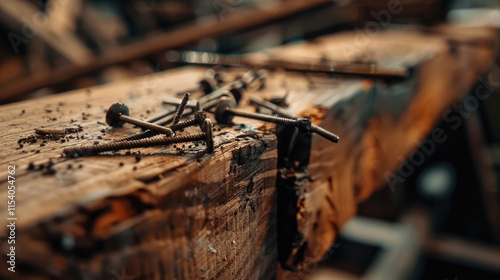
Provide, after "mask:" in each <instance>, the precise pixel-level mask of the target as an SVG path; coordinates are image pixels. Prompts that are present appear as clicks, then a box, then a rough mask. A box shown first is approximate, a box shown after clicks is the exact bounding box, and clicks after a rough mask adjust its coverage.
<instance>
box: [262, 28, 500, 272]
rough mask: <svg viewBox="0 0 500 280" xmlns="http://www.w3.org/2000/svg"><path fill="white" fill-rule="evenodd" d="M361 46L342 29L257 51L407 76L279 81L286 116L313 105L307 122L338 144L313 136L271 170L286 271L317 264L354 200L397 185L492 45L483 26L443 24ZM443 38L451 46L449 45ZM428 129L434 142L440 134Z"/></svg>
mask: <svg viewBox="0 0 500 280" xmlns="http://www.w3.org/2000/svg"><path fill="white" fill-rule="evenodd" d="M366 40H367V41H362V40H361V41H360V37H359V33H345V34H339V35H335V36H329V37H325V38H321V39H319V40H316V41H315V42H312V43H303V44H299V45H291V46H285V47H280V48H276V49H273V50H270V51H268V52H267V53H266V54H268V55H270V56H272V57H274V58H287V59H291V60H294V59H299V60H303V59H304V58H307V59H308V60H309V61H319V60H320V59H321V58H323V57H326V58H328V59H331V60H339V61H355V60H358V61H359V60H361V61H377V62H378V63H380V64H381V65H394V66H409V67H411V69H412V70H411V72H412V75H411V78H410V79H408V80H406V81H401V82H397V83H384V82H381V81H372V80H368V79H367V80H348V81H345V80H338V81H332V82H331V83H332V85H330V86H328V87H324V86H323V87H321V86H319V87H317V88H312V89H310V90H305V89H304V90H302V91H301V88H300V86H298V85H297V83H296V82H295V84H294V81H292V79H290V80H288V81H289V82H288V84H287V85H288V88H289V89H290V90H291V91H293V92H292V94H291V99H292V100H293V101H291V103H292V106H291V108H290V110H291V111H292V112H294V113H297V114H300V115H307V112H308V111H310V110H311V109H310V107H315V108H323V109H322V112H323V114H322V115H319V116H316V117H318V118H319V120H320V121H319V124H321V125H322V126H323V127H326V128H329V129H332V130H333V131H335V133H338V134H339V136H340V137H341V141H340V142H339V143H338V144H337V145H332V144H331V143H329V142H328V141H325V140H324V139H321V138H320V137H317V136H313V138H312V144H311V153H310V158H308V159H307V160H308V161H309V164H304V166H302V167H299V168H296V167H289V166H286V165H281V166H280V165H279V166H278V170H279V171H280V172H279V173H278V186H277V188H278V230H279V233H278V240H279V242H280V247H279V254H280V261H281V263H282V264H283V265H284V266H285V267H287V268H293V269H304V268H307V266H308V265H313V264H314V263H315V262H317V261H318V260H320V259H321V258H323V257H324V255H325V254H327V253H328V250H329V249H330V246H331V245H332V244H333V241H334V239H335V237H336V235H337V234H338V233H339V231H340V230H341V227H342V225H343V224H344V223H345V222H346V221H347V220H349V219H350V218H351V217H352V216H353V215H354V214H355V212H356V208H357V207H356V206H357V204H358V203H360V202H362V201H363V200H365V199H366V198H367V197H368V196H369V195H370V194H371V193H372V192H373V191H374V190H375V189H376V188H377V187H380V186H383V185H385V184H387V183H388V184H389V185H392V186H395V185H396V184H397V183H398V181H400V180H404V179H405V177H404V176H407V175H404V174H407V172H405V171H399V170H398V167H400V164H402V163H403V162H404V161H405V158H406V157H407V156H410V157H411V156H414V154H410V153H411V152H412V151H413V150H414V149H415V148H416V147H417V146H418V144H419V143H420V141H422V140H423V139H424V138H425V137H426V136H427V134H428V133H430V132H431V130H432V128H433V127H434V125H435V124H436V123H438V122H439V121H441V120H443V118H446V116H447V115H446V114H444V113H445V111H446V110H447V109H448V108H449V107H450V106H451V105H453V104H454V103H456V102H459V101H460V100H461V99H462V98H463V97H464V96H465V95H466V94H467V93H468V92H469V90H470V89H471V87H472V86H473V85H474V84H476V83H481V82H484V81H485V79H484V78H480V74H481V73H484V72H485V71H486V70H487V68H488V67H489V66H490V65H491V63H492V59H493V57H494V51H495V48H496V47H497V44H498V42H497V41H496V40H497V39H496V35H495V32H494V31H493V30H489V29H458V28H450V27H447V26H443V27H439V28H435V29H432V30H427V32H426V33H423V32H418V31H411V30H399V31H398V30H395V31H389V32H384V33H380V34H377V35H375V36H374V37H372V38H366ZM450 41H458V42H460V43H459V44H458V45H454V46H450V44H449V42H450ZM471 42H472V44H471ZM475 43H478V44H475ZM311 80H313V79H311ZM295 81H296V80H295ZM309 87H310V85H309ZM485 87H486V85H483V88H485ZM301 92H307V94H302V93H301ZM311 105H312V106H311ZM308 107H309V108H308ZM433 133H435V134H432V135H431V139H436V140H435V141H436V142H435V143H434V144H436V145H437V144H438V143H442V142H441V141H442V140H443V139H445V138H446V137H447V136H446V135H442V132H440V131H433ZM444 141H445V140H444ZM417 157H418V155H417V156H416V158H415V161H417V162H418V158H417ZM278 163H280V161H278ZM305 163H306V162H305ZM395 170H396V171H395ZM393 172H394V173H393ZM396 176H399V177H396ZM282 198H285V199H282ZM286 274H290V273H288V272H285V273H284V274H283V275H284V277H285V276H286ZM294 279H295V278H294ZM299 279H300V278H299Z"/></svg>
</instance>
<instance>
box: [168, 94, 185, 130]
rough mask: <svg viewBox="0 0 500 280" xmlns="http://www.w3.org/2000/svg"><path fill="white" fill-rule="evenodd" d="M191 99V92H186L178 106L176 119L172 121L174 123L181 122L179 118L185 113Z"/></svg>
mask: <svg viewBox="0 0 500 280" xmlns="http://www.w3.org/2000/svg"><path fill="white" fill-rule="evenodd" d="M188 101H189V92H186V93H184V96H183V97H182V100H181V103H180V104H179V107H177V112H176V113H175V116H174V120H173V121H172V124H176V123H178V122H179V120H180V119H181V117H182V114H184V109H185V108H186V104H187V103H188Z"/></svg>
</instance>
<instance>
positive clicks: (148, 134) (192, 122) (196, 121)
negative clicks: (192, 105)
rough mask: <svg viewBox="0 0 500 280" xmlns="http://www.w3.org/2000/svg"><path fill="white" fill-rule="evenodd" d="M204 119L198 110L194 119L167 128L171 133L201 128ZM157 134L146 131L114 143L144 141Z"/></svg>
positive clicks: (204, 115) (202, 112)
mask: <svg viewBox="0 0 500 280" xmlns="http://www.w3.org/2000/svg"><path fill="white" fill-rule="evenodd" d="M206 118H207V116H206V114H205V112H204V111H202V110H199V111H197V112H196V114H195V117H194V118H191V119H187V120H183V121H180V122H178V123H176V124H173V125H171V126H169V127H168V128H170V129H171V130H172V131H179V130H181V129H184V128H186V127H190V126H193V125H197V124H198V125H200V127H201V125H202V123H203V121H204V120H205V119H206ZM202 130H203V129H202ZM157 134H158V133H156V132H155V131H152V130H146V131H143V132H139V133H136V134H133V135H130V136H127V137H124V138H120V139H118V140H116V141H117V142H121V141H132V140H140V139H144V138H150V137H153V136H155V135H157Z"/></svg>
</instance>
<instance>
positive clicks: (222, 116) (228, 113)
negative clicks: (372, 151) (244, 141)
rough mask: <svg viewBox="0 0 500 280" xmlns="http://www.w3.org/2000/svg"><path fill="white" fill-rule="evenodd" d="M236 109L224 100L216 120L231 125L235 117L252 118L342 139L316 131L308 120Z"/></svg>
mask: <svg viewBox="0 0 500 280" xmlns="http://www.w3.org/2000/svg"><path fill="white" fill-rule="evenodd" d="M235 107H236V102H235V101H234V100H232V99H230V98H222V99H220V100H219V103H218V105H217V107H216V109H215V119H216V120H217V122H218V123H222V124H230V123H231V121H232V119H233V117H234V116H239V117H244V118H250V119H256V120H261V121H265V122H270V123H276V124H282V125H287V126H295V127H298V128H300V129H303V130H305V131H308V132H315V133H317V134H318V135H320V136H322V137H324V138H326V139H328V140H330V141H332V142H334V143H337V142H338V140H339V139H340V137H338V136H337V135H335V134H333V133H331V132H329V131H327V130H325V129H323V128H321V127H319V126H316V127H315V128H314V129H313V127H312V123H311V120H310V119H308V118H287V117H275V116H270V115H264V114H258V113H250V112H244V111H239V110H236V109H234V108H235Z"/></svg>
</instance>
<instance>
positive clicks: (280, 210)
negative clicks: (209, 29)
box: [0, 29, 495, 279]
mask: <svg viewBox="0 0 500 280" xmlns="http://www.w3.org/2000/svg"><path fill="white" fill-rule="evenodd" d="M448 32H458V31H457V30H455V31H453V30H449V31H448ZM468 34H469V35H467V36H470V37H469V39H470V40H476V39H478V40H479V39H480V40H484V39H485V38H487V39H491V38H494V36H495V35H494V32H489V30H487V29H478V30H477V31H476V32H471V33H468ZM492 40H493V39H492ZM357 42H358V41H357V35H356V34H355V33H346V34H338V35H334V36H329V37H325V38H321V39H319V40H316V41H315V42H308V43H302V44H297V45H289V46H283V47H280V48H276V49H273V50H269V52H268V53H269V54H271V55H272V56H273V57H276V58H277V59H282V58H286V57H288V58H289V59H294V58H296V59H300V60H303V59H310V60H311V61H314V60H317V61H319V60H320V59H321V58H322V57H323V56H326V58H328V59H331V60H347V61H350V60H354V59H357V58H359V57H374V58H376V59H377V62H378V63H379V64H380V65H381V66H384V65H396V66H402V65H406V66H411V68H412V73H413V74H412V76H411V78H410V79H408V80H405V81H403V82H399V83H385V82H383V81H378V80H369V79H345V78H344V77H340V78H338V77H333V78H331V77H318V76H315V77H314V78H313V77H311V76H304V75H301V74H297V73H286V72H280V71H276V72H272V73H269V76H268V80H267V81H266V88H265V89H264V90H262V91H255V92H249V95H258V96H260V97H273V96H276V95H280V96H281V95H284V94H285V92H287V91H288V92H289V94H288V99H287V101H288V102H289V103H290V106H289V108H288V110H289V111H290V112H291V113H292V114H296V115H301V116H306V117H309V118H311V119H312V120H313V122H314V123H316V124H321V125H322V126H323V127H325V128H327V129H329V130H332V131H333V132H335V133H337V134H339V135H340V137H341V140H340V142H339V143H338V144H332V143H331V142H329V141H326V140H324V139H322V138H319V137H318V136H316V135H311V134H307V133H305V134H304V133H300V132H299V133H298V137H297V138H296V140H295V141H290V139H291V138H292V137H293V134H294V133H295V132H294V130H293V129H288V128H283V127H275V126H274V125H270V124H262V123H260V122H249V121H248V120H245V119H241V118H235V119H234V122H235V123H237V124H238V123H243V124H245V127H244V129H245V130H248V131H246V132H243V131H242V130H241V129H242V128H241V127H240V129H233V128H232V127H220V129H221V131H220V132H219V131H218V132H217V135H218V136H217V138H216V143H217V149H216V152H215V153H214V154H213V155H207V154H204V153H203V152H202V147H196V146H194V147H189V146H187V147H178V148H179V149H184V152H185V154H179V151H178V150H177V149H175V148H174V149H172V148H166V149H165V148H146V149H140V150H134V151H135V152H138V151H140V152H141V156H140V162H139V163H135V162H136V159H135V157H134V155H127V154H125V153H120V154H119V155H115V156H111V155H108V156H97V157H90V158H80V159H60V158H58V155H59V153H60V152H61V151H62V149H63V148H65V147H68V146H72V145H80V144H83V143H86V144H88V143H93V142H94V141H99V142H101V141H105V140H108V141H110V140H113V139H116V138H118V137H120V136H123V135H124V134H126V133H127V132H129V133H131V132H132V131H131V128H130V127H126V128H123V129H113V130H106V127H105V126H103V125H100V124H99V123H98V121H101V122H102V120H103V117H104V111H105V110H106V108H107V107H108V106H109V105H110V104H112V103H114V102H125V103H128V104H133V106H132V112H133V113H132V115H136V116H137V114H138V115H139V117H141V118H142V117H143V118H145V117H147V115H148V113H147V112H148V110H149V113H150V114H153V113H155V111H156V112H158V111H159V110H163V109H165V108H163V107H162V105H161V100H162V96H163V95H172V94H173V93H176V92H183V91H185V90H187V89H191V88H193V87H194V86H195V85H196V84H197V82H198V79H200V78H202V77H203V76H204V72H203V69H202V68H191V67H186V68H182V69H178V70H172V71H167V72H166V73H162V74H158V75H151V76H148V77H144V78H143V79H142V80H132V81H127V82H120V83H117V84H112V85H108V86H103V87H96V88H91V89H89V90H79V91H75V92H73V93H68V94H62V95H56V96H50V97H46V98H43V99H39V100H33V101H27V102H21V103H14V104H11V105H8V106H3V107H1V109H2V110H0V112H1V113H0V127H1V128H2V129H3V130H4V131H6V133H5V134H4V135H2V138H1V140H2V143H5V145H3V147H1V148H0V154H1V157H0V158H1V160H0V163H1V164H2V166H7V165H8V164H16V165H18V166H20V173H18V174H17V175H16V176H18V177H17V179H16V184H17V188H18V189H17V190H18V192H19V193H18V194H19V196H18V199H19V201H18V202H16V205H19V209H18V215H19V217H22V219H20V220H19V224H18V228H17V229H18V234H19V235H18V236H19V239H20V242H19V243H20V244H30V246H29V247H22V250H21V249H20V253H19V259H18V261H19V262H20V263H25V264H26V265H28V267H32V268H33V271H43V272H44V273H46V274H47V275H46V276H47V278H58V277H59V278H64V277H65V276H67V274H66V273H69V272H75V273H83V274H84V275H90V276H94V275H104V274H103V273H107V272H109V271H110V269H116V270H117V271H118V272H119V269H121V266H119V263H125V264H126V266H125V269H127V268H130V269H131V270H132V271H134V273H137V276H141V277H150V276H151V277H153V276H152V275H158V278H160V279H161V277H162V276H161V273H162V271H163V268H164V267H168V268H169V270H168V271H169V272H168V273H170V271H171V270H172V271H175V272H174V276H175V277H177V278H178V279H185V278H187V277H194V276H196V277H198V276H202V274H201V273H200V272H199V271H203V272H206V271H210V273H209V275H205V276H206V277H207V278H209V279H217V278H218V279H224V278H226V279H232V276H229V275H236V276H237V277H238V278H245V279H246V278H251V277H246V276H248V274H247V271H252V272H254V273H255V271H257V272H258V273H256V274H255V275H257V276H255V279H260V278H263V277H272V276H273V275H272V274H273V272H274V271H275V270H276V269H275V266H273V265H272V264H273V261H272V260H275V257H276V254H277V252H276V247H275V245H276V244H275V243H278V251H279V260H280V261H281V264H282V265H284V266H286V267H287V268H296V269H303V268H306V267H307V266H308V265H311V264H314V263H315V262H316V261H318V260H319V259H321V258H322V257H323V255H324V254H325V253H326V252H327V251H328V249H329V248H330V246H331V245H332V244H333V241H334V239H335V237H336V235H337V234H338V233H339V231H340V229H341V228H342V226H343V225H344V224H345V223H346V222H347V221H348V220H349V219H350V218H351V217H352V216H353V215H354V213H355V212H356V208H357V204H358V203H359V202H361V201H363V200H364V199H366V198H367V197H368V196H369V195H370V194H371V193H372V192H373V191H374V190H375V189H376V188H377V187H380V186H381V185H383V184H384V183H386V182H387V181H386V180H387V174H389V175H391V174H392V175H398V176H400V177H401V176H404V174H403V175H401V174H399V173H398V171H395V172H394V170H397V167H398V166H399V164H400V162H401V159H402V158H405V157H406V156H407V155H409V154H410V153H411V151H412V150H413V149H414V148H415V147H416V146H417V143H418V141H420V140H422V139H423V138H424V137H425V136H426V135H427V134H428V133H429V132H430V131H431V130H432V128H433V126H434V124H435V123H436V122H438V121H439V120H440V119H441V117H442V113H443V112H444V111H445V110H446V108H448V107H449V106H450V105H452V104H453V103H454V102H456V101H458V100H460V99H461V98H462V97H463V96H465V94H466V93H467V92H468V90H469V88H470V87H471V86H472V85H473V84H474V83H475V82H476V80H477V78H478V75H479V74H480V73H482V72H483V71H484V70H485V69H486V68H487V67H488V66H489V64H490V63H491V61H492V57H493V50H492V49H489V48H477V47H473V45H469V44H466V45H460V46H459V47H458V49H456V50H453V51H450V47H449V45H448V37H447V36H446V34H430V33H422V32H419V31H416V30H399V31H388V32H383V33H380V34H378V35H377V36H375V37H373V38H372V39H371V40H370V41H369V43H368V44H367V45H363V46H362V47H360V46H359V45H358V44H359V43H357ZM346 47H351V49H350V52H348V53H346V52H345V48H346ZM193 98H195V96H193ZM245 98H247V97H245ZM245 98H244V99H243V101H242V104H243V106H242V109H246V110H249V108H247V107H245V106H246V104H247V103H246V99H245ZM61 102H62V104H64V105H60V104H61ZM87 104H88V105H87ZM23 109H24V110H25V113H23V111H22V110H23ZM82 113H85V114H83V115H82ZM141 114H142V115H143V116H141ZM44 117H45V118H44ZM54 118H56V120H54ZM72 119H73V120H77V123H79V124H81V125H82V128H83V132H79V133H78V136H79V137H80V139H77V138H70V136H68V137H67V139H66V138H65V139H63V140H64V141H65V142H64V143H60V142H57V143H56V142H53V140H50V139H47V143H40V142H37V143H31V142H30V141H27V143H23V144H24V145H25V146H23V147H22V148H21V149H19V150H16V148H17V147H18V144H17V141H18V139H20V138H21V137H28V136H30V135H31V134H32V133H33V129H35V128H40V127H41V126H45V128H47V129H56V128H59V129H61V128H64V127H65V126H69V125H74V124H75V123H73V124H72V121H71V120H72ZM256 128H258V130H259V131H261V132H259V133H258V134H257V135H258V136H259V137H258V138H257V137H256V138H253V137H251V136H253V133H252V131H254V130H253V129H256ZM101 129H104V132H105V133H104V134H103V133H102V132H100V130H101ZM193 129H195V131H196V128H193ZM273 130H275V133H274V131H273ZM186 132H189V131H186ZM85 133H88V134H85ZM82 135H83V136H84V137H85V138H84V139H82V138H81V136H82ZM99 136H100V137H103V138H104V139H99ZM238 136H240V137H238ZM75 137H76V135H75ZM438 138H439V139H438V140H440V139H442V135H441V136H439V137H438ZM28 140H31V139H28ZM41 144H43V145H42V146H40V145H41ZM38 150H40V152H39V153H37V151H38ZM23 151H24V152H23ZM51 158H52V159H53V161H54V165H53V166H52V167H51V168H52V169H53V170H55V174H52V173H54V171H53V170H52V169H51V168H48V167H47V166H46V167H45V168H43V170H37V171H32V170H29V171H28V170H26V167H27V166H28V164H29V162H31V161H35V163H36V164H37V166H38V165H39V164H40V163H47V160H48V159H51ZM410 158H411V157H410ZM120 162H123V163H124V165H123V166H120ZM68 164H71V168H68ZM80 164H82V168H79V165H80ZM134 166H137V170H135V171H134V169H133V167H134ZM75 168H76V170H75ZM3 170H7V168H6V167H5V168H4V169H3ZM2 172H3V173H2V174H3V175H2V176H3V177H2V178H7V173H6V171H2ZM136 172H137V173H136ZM393 172H394V173H393ZM275 179H276V184H274V182H275ZM403 179H404V177H403ZM4 183H6V182H5V181H4ZM389 183H390V182H389ZM219 184H222V186H223V187H222V189H223V191H222V192H221V193H219V192H218V191H216V190H217V189H216V186H219ZM203 190H207V192H202V191H203ZM245 191H246V192H247V193H245ZM200 192H202V193H203V194H206V195H204V196H203V195H202V197H201V198H200V197H199V196H197V194H199V193H200ZM214 192H215V194H214V195H215V197H213V199H210V197H209V195H212V194H213V193H214ZM248 192H250V193H248ZM1 194H3V195H4V196H5V197H6V196H7V190H6V189H4V190H3V191H2V190H0V195H1ZM275 195H277V199H278V201H277V202H274V197H275ZM193 197H197V198H199V199H200V200H202V201H203V202H199V201H200V200H197V201H198V203H192V204H189V203H187V202H190V201H192V200H191V199H192V198H193ZM207 198H208V199H207ZM186 205H187V207H186ZM191 205H192V206H191ZM184 208H186V210H183V209H184ZM236 210H237V211H236ZM2 211H3V212H1V213H2V216H6V215H7V212H6V209H3V210H2ZM235 211H236V212H235ZM275 211H276V212H275ZM228 213H233V216H231V215H229V214H228ZM185 215H187V220H184V217H186V216H185ZM276 219H277V221H276ZM183 220H184V223H183V222H182V221H183ZM188 221H189V222H188ZM208 231H210V233H209V232H208ZM276 231H277V233H276ZM214 232H218V233H219V235H217V236H221V238H217V237H213V239H211V237H209V236H210V235H211V234H213V233H214ZM276 234H277V236H276ZM68 236H69V237H68ZM87 236H89V237H87ZM200 236H201V241H200ZM233 237H239V238H241V239H240V240H235V244H238V245H236V246H240V245H241V247H235V251H234V252H233V251H230V248H231V247H227V246H232V242H231V244H230V245H228V243H227V242H228V241H229V240H231V241H232V240H233V239H232V238H233ZM21 238H22V239H21ZM105 240H107V241H106V242H105ZM109 240H112V242H110V241H109ZM207 240H208V241H209V242H210V244H208V243H207V242H208V241H207ZM21 241H22V242H21ZM177 242H180V243H179V245H176V244H177ZM273 242H275V243H273ZM68 244H69V245H71V246H69V245H68ZM164 244H166V245H164ZM209 245H210V246H209ZM20 246H21V245H20ZM61 246H63V247H61ZM67 246H69V247H67ZM75 246H76V247H75ZM162 246H166V247H162ZM168 246H170V247H168ZM64 248H66V249H64ZM68 248H69V249H68ZM75 248H79V249H80V250H78V252H85V253H87V254H90V256H89V255H85V254H83V255H80V254H76V251H72V250H74V249H75ZM164 248H169V249H164ZM220 248H222V249H220ZM257 248H258V249H257ZM63 249H64V250H63ZM65 250H69V251H65ZM193 250H194V251H193ZM203 250H205V251H203ZM252 250H253V251H252ZM23 251H24V252H25V253H21V252H23ZM214 251H216V252H217V253H215V252H214ZM220 252H223V253H220ZM148 256H149V257H148ZM243 256H244V257H245V258H243V259H242V258H240V257H243ZM225 257H227V258H228V259H227V260H230V261H227V260H226V259H225ZM83 258H85V260H86V261H82V260H83ZM231 258H233V259H231ZM226 261H227V262H226ZM153 263H154V264H158V265H156V266H155V267H152V266H151V265H153ZM199 263H202V264H203V265H202V266H201V267H200V266H199V265H198V264H199ZM205 264H210V268H211V269H208V268H207V266H205ZM274 264H275V265H276V263H274ZM1 265H3V266H5V265H6V264H5V263H3V264H1ZM1 265H0V273H4V272H5V271H7V270H6V269H5V268H4V267H2V266H1ZM117 266H118V268H116V267H117ZM173 267H178V268H177V269H175V268H173ZM170 269H171V270H170ZM126 271H128V270H126ZM92 273H94V274H92ZM238 273H241V274H238ZM16 275H19V277H24V278H22V279H29V278H26V277H28V276H33V275H24V274H16ZM221 275H222V276H221ZM9 276H11V277H12V275H10V274H9ZM169 276H171V275H169ZM165 278H167V279H169V278H173V277H165Z"/></svg>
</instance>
